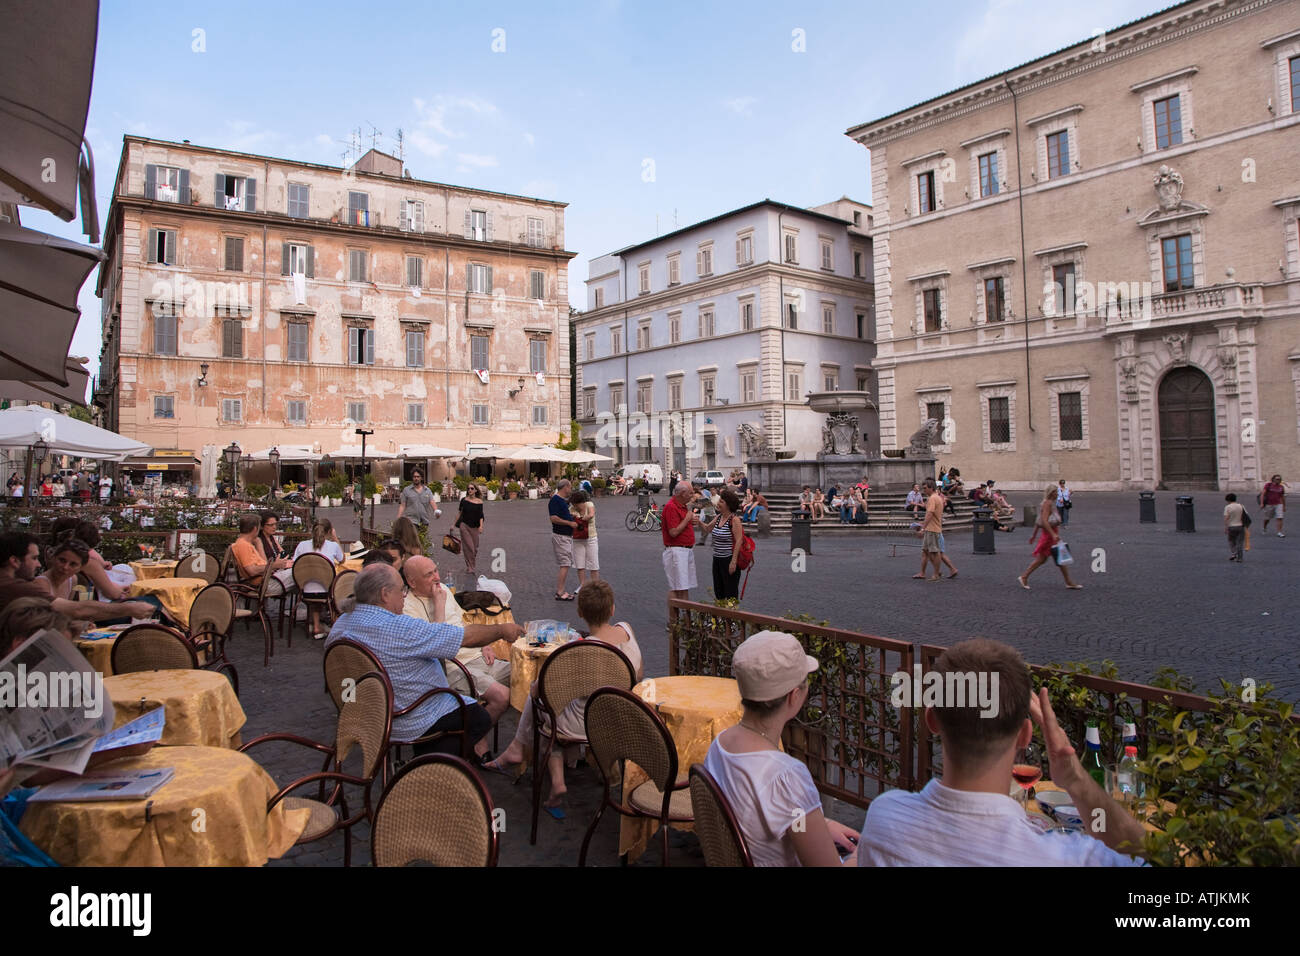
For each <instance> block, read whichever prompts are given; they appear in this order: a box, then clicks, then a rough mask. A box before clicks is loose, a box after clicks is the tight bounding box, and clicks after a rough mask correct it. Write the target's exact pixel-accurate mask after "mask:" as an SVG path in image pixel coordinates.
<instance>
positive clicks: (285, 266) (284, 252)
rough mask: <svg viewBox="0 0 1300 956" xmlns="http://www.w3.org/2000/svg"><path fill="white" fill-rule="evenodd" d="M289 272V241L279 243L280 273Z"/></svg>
mask: <svg viewBox="0 0 1300 956" xmlns="http://www.w3.org/2000/svg"><path fill="white" fill-rule="evenodd" d="M288 274H289V243H287V242H282V243H280V275H282V276H287V275H288Z"/></svg>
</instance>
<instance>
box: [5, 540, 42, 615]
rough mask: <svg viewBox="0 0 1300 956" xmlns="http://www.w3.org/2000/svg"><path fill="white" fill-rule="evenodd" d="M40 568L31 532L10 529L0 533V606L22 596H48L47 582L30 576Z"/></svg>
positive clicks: (38, 547) (39, 560)
mask: <svg viewBox="0 0 1300 956" xmlns="http://www.w3.org/2000/svg"><path fill="white" fill-rule="evenodd" d="M40 569H41V546H40V541H39V540H38V539H37V537H36V536H35V535H32V534H27V533H26V532H24V531H11V532H9V533H8V534H3V535H0V608H3V607H4V606H5V605H7V604H8V603H9V602H10V601H16V600H18V599H19V598H25V597H43V598H46V599H48V598H49V597H50V588H49V585H48V584H46V583H45V582H44V581H37V580H34V579H35V577H36V572H38V571H40Z"/></svg>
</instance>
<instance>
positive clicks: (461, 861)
mask: <svg viewBox="0 0 1300 956" xmlns="http://www.w3.org/2000/svg"><path fill="white" fill-rule="evenodd" d="M492 814H493V807H492V797H491V796H490V795H489V794H488V790H487V787H485V786H483V781H482V780H481V779H479V776H478V774H476V773H475V772H474V770H473V769H472V768H471V767H470V765H469V764H467V763H466V762H465V761H463V760H461V759H460V758H459V757H452V756H448V755H447V754H426V755H424V756H423V757H417V758H416V759H415V760H412V761H411V762H410V763H408V764H406V766H404V767H402V769H401V770H399V771H398V772H397V776H395V777H394V778H393V780H392V782H391V783H390V784H388V786H387V787H386V788H385V789H384V793H383V796H381V797H380V798H379V805H378V806H377V807H376V808H375V818H374V823H373V824H372V825H371V830H370V859H371V862H372V863H373V864H374V865H375V866H407V865H409V864H411V863H430V864H432V865H434V866H496V865H497V834H496V828H495V827H494V826H493V825H492V824H493V820H492Z"/></svg>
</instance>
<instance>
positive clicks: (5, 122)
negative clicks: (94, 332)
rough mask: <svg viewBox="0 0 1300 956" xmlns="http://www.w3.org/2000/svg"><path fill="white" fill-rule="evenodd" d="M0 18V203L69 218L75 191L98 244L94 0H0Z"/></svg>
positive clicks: (86, 224)
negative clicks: (89, 118) (92, 136)
mask: <svg viewBox="0 0 1300 956" xmlns="http://www.w3.org/2000/svg"><path fill="white" fill-rule="evenodd" d="M0 24H3V25H4V26H3V29H0V91H3V95H0V201H4V202H16V203H20V204H22V205H27V206H36V207H39V208H41V209H48V210H49V211H50V212H52V213H54V215H56V216H58V217H59V218H60V219H62V220H63V221H64V222H71V221H72V220H73V218H74V217H75V216H76V212H77V198H78V193H80V198H81V224H82V231H84V232H85V234H86V235H88V236H89V237H90V241H91V242H99V215H98V213H97V211H96V208H95V161H94V157H93V156H92V155H91V153H90V145H89V144H88V143H86V141H85V132H86V113H87V111H88V110H89V108H90V84H91V78H92V76H93V75H94V72H95V41H96V38H97V36H98V33H99V2H98V0H60V2H59V3H58V4H57V5H50V4H44V3H28V2H24V0H0ZM83 149H84V152H83ZM66 354H67V350H66V349H65V350H64V355H66Z"/></svg>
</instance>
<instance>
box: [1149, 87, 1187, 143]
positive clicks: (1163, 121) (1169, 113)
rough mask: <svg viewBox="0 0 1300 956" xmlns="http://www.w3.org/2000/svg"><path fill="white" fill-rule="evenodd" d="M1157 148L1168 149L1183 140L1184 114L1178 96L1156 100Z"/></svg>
mask: <svg viewBox="0 0 1300 956" xmlns="http://www.w3.org/2000/svg"><path fill="white" fill-rule="evenodd" d="M1153 105H1154V107H1155V111H1156V149H1168V148H1169V147H1170V146H1177V145H1178V144H1179V143H1181V142H1182V141H1183V116H1182V111H1181V110H1180V109H1179V105H1178V96H1177V94H1175V95H1174V96H1169V97H1166V98H1165V99H1163V100H1156V101H1155V103H1154V104H1153Z"/></svg>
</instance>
